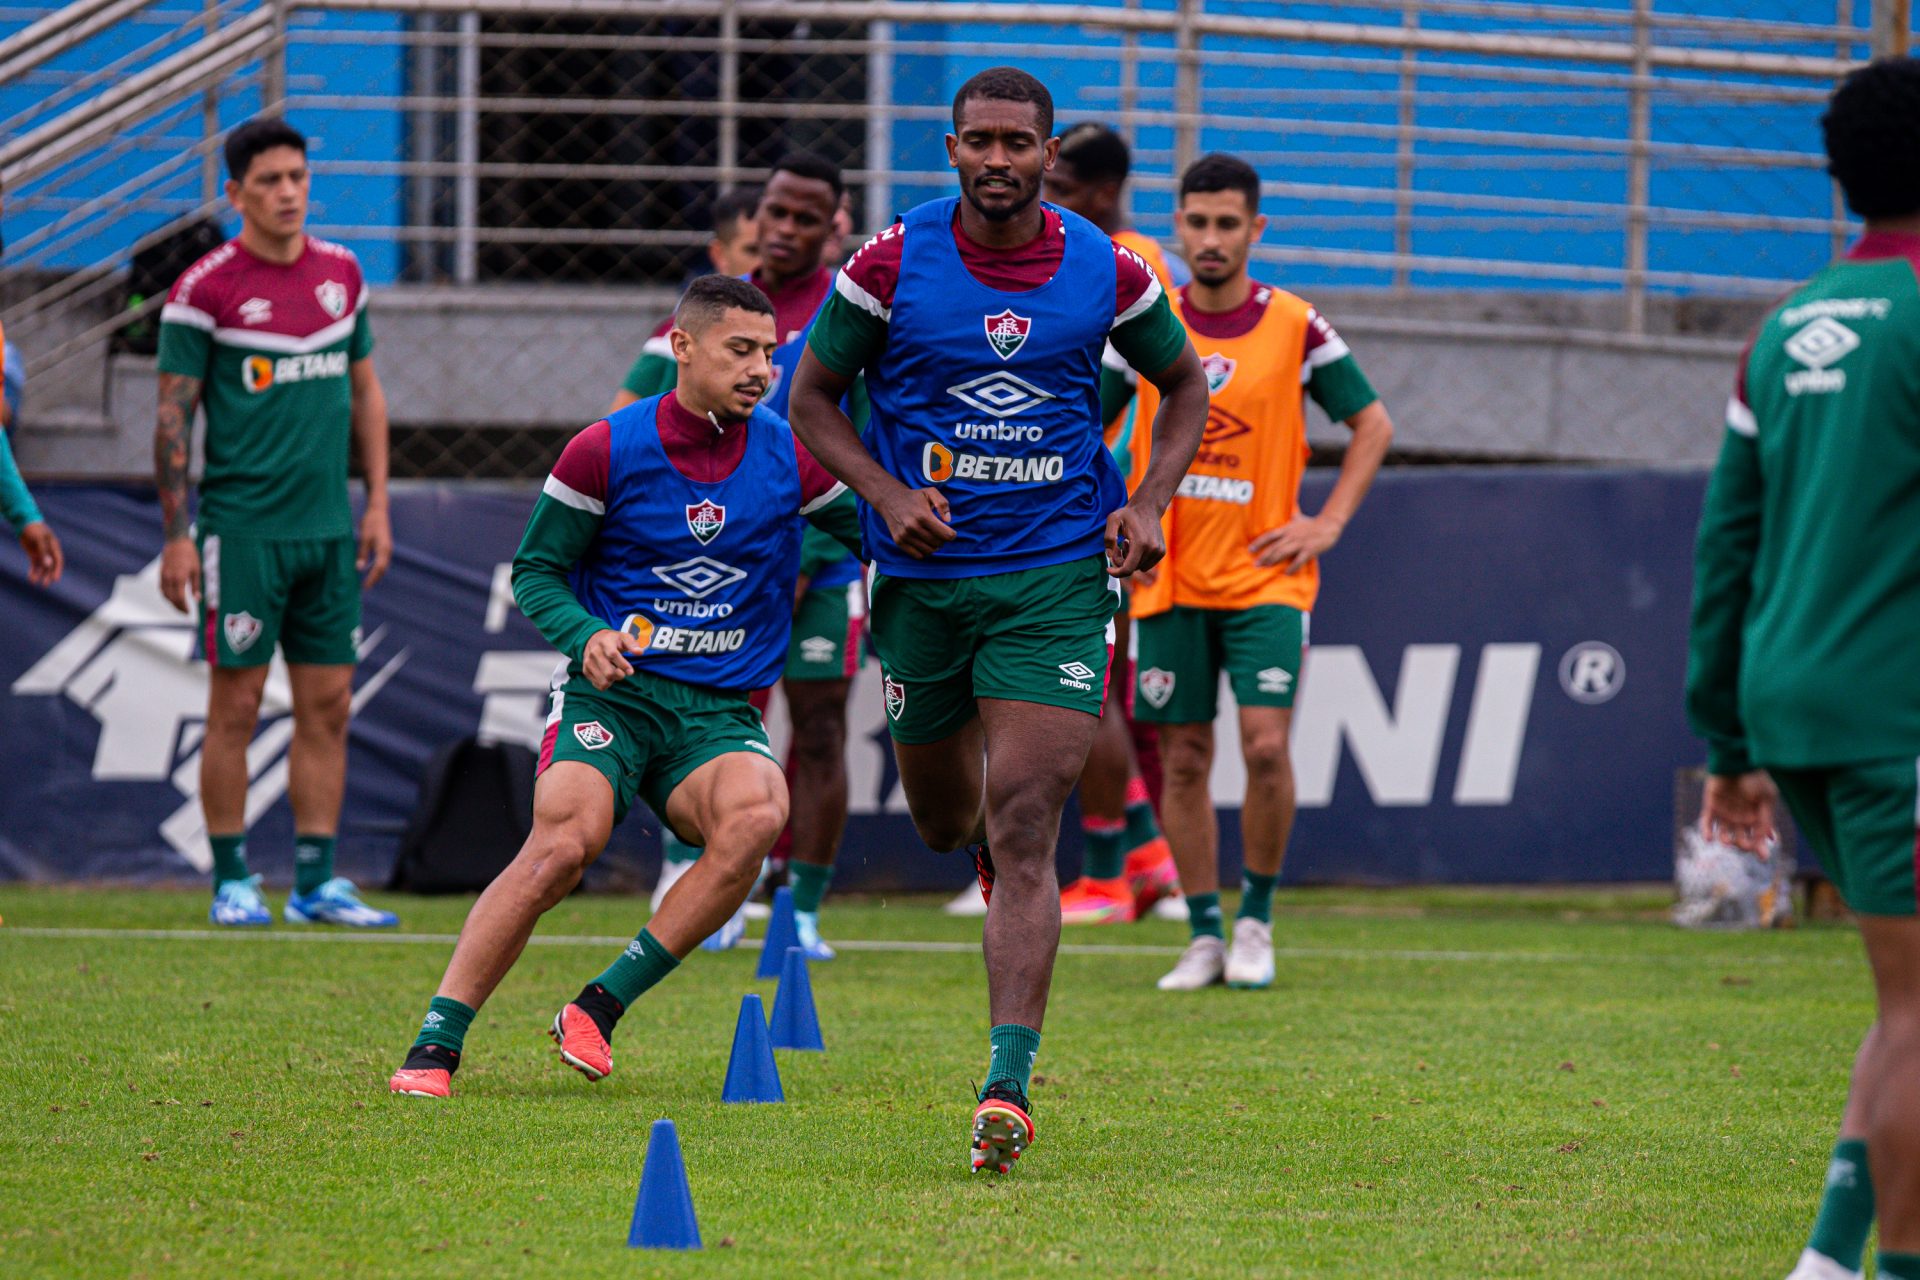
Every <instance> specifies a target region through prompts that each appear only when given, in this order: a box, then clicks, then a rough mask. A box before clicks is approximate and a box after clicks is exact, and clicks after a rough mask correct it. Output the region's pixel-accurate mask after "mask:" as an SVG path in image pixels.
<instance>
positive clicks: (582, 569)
mask: <svg viewBox="0 0 1920 1280" xmlns="http://www.w3.org/2000/svg"><path fill="white" fill-rule="evenodd" d="M779 345H780V344H779V335H778V333H777V331H776V330H775V329H774V308H773V305H772V304H771V303H770V302H768V301H767V299H766V297H765V295H763V294H762V293H761V292H760V291H759V290H758V289H755V288H754V287H753V286H752V285H750V284H748V283H747V282H746V281H744V280H738V279H735V278H734V277H732V276H708V277H705V278H703V279H700V280H696V281H694V282H693V284H691V285H689V286H688V288H687V292H686V294H685V296H683V297H682V298H681V300H680V306H679V309H678V311H677V313H676V316H675V323H674V328H673V351H674V359H675V360H676V361H677V362H678V363H679V365H680V372H679V376H678V378H677V383H678V385H677V386H676V387H675V388H674V389H673V390H672V391H668V392H665V393H663V394H661V395H658V396H651V397H648V398H647V399H645V400H642V401H639V402H638V403H636V404H633V405H630V406H628V407H627V408H625V409H622V410H620V411H619V412H618V413H615V414H611V415H609V416H608V417H607V418H605V419H603V420H601V421H600V422H597V423H595V424H594V425H593V426H591V427H589V428H587V429H586V430H585V431H583V432H581V433H580V434H579V435H578V436H576V437H574V439H573V440H572V441H570V442H569V443H568V445H567V447H566V449H565V450H564V451H563V452H562V454H561V455H560V460H559V461H558V462H557V463H555V464H554V469H553V474H552V475H551V476H549V477H548V478H547V482H546V486H545V488H544V489H543V490H542V493H541V496H540V498H539V499H538V501H537V503H536V505H535V506H534V509H533V515H532V517H531V518H530V519H529V520H528V521H527V531H526V535H525V537H524V538H523V539H522V540H521V543H520V550H519V553H518V554H517V555H515V557H514V562H513V586H514V598H515V599H516V600H518V601H519V603H520V608H521V611H522V612H524V613H525V614H526V615H527V617H528V618H529V619H531V620H532V621H533V623H534V625H535V626H537V627H538V628H539V629H540V634H541V635H543V636H545V637H546V639H547V641H548V642H549V643H551V644H552V645H553V646H554V647H555V648H557V649H559V650H560V651H561V652H562V653H564V654H565V655H566V661H565V663H564V665H563V666H562V667H561V669H560V670H559V671H556V672H555V673H554V693H553V709H552V711H551V713H550V714H549V715H548V717H547V733H546V739H545V742H544V743H543V745H542V747H541V751H540V772H539V781H538V782H537V784H536V785H535V790H534V827H533V833H532V834H531V835H530V836H529V837H528V838H527V842H526V844H525V845H523V846H522V847H521V849H520V853H519V855H518V856H517V857H516V858H515V859H514V860H513V862H512V863H510V864H509V865H508V867H507V869H506V870H504V871H502V872H501V873H500V875H499V876H498V877H497V878H496V879H495V880H494V882H493V883H492V884H491V885H489V886H488V887H487V891H486V892H485V893H483V894H481V895H480V900H479V901H478V902H476V903H474V905H473V910H472V912H471V913H470V914H469V915H468V916H467V923H466V925H465V927H463V928H462V929H461V931H460V941H459V943H458V944H457V945H456V946H455V948H454V952H453V960H452V962H451V963H449V964H448V966H447V973H446V976H445V977H444V978H442V979H441V981H440V989H439V991H438V993H437V994H435V996H434V997H433V1000H432V1002H431V1004H430V1005H429V1006H428V1010H427V1015H426V1019H425V1021H424V1022H423V1023H422V1024H421V1027H420V1034H419V1037H418V1039H416V1040H415V1041H414V1044H413V1048H412V1049H411V1050H410V1051H409V1052H408V1054H407V1058H406V1062H405V1063H404V1064H403V1065H402V1066H401V1068H400V1070H399V1071H397V1072H395V1073H394V1075H393V1077H392V1079H391V1080H390V1081H389V1082H388V1087H389V1088H390V1089H391V1090H392V1091H393V1092H395V1093H407V1094H413V1095H414V1096H417V1097H433V1098H444V1097H446V1096H447V1095H448V1092H449V1088H450V1085H451V1080H452V1073H453V1072H454V1070H455V1069H456V1068H458V1066H459V1065H460V1055H461V1052H462V1048H463V1041H464V1038H465V1035H466V1030H467V1026H468V1024H469V1023H470V1022H472V1020H473V1016H474V1014H475V1013H476V1012H477V1011H478V1010H479V1008H480V1006H481V1004H483V1003H484V1002H485V1001H486V998H487V997H488V996H489V995H490V994H491V993H492V992H493V989H494V988H495V987H496V986H498V985H499V983H500V980H501V979H502V978H504V977H505V976H506V974H507V970H508V969H510V968H512V967H513V963H514V961H515V960H516V959H517V958H518V957H519V955H520V952H521V950H522V949H523V948H525V946H526V945H527V938H528V937H529V936H530V935H531V934H532V933H533V926H534V924H535V922H536V921H538V920H539V918H540V916H541V915H542V914H543V913H544V912H545V911H546V910H547V909H548V908H550V907H552V906H553V905H554V904H555V903H558V902H559V901H560V900H561V899H563V898H565V897H566V896H567V894H568V893H570V892H571V891H572V890H573V887H574V886H575V885H576V884H578V883H579V882H580V875H581V872H582V871H584V870H585V868H586V867H587V865H588V864H589V863H591V862H592V861H593V860H594V858H596V857H597V856H599V853H600V850H601V849H602V848H604V847H605V846H606V843H607V837H608V836H609V835H610V834H611V833H612V831H613V827H614V824H615V823H617V822H619V821H620V820H621V819H622V818H623V817H625V816H626V813H627V811H628V809H629V808H630V807H631V806H632V804H633V802H634V800H635V799H636V798H638V799H643V800H645V801H646V803H647V806H648V807H649V808H650V809H652V810H653V812H654V813H655V814H656V815H657V816H658V817H659V818H661V820H662V821H664V822H665V823H666V824H667V825H668V826H670V827H671V828H673V829H674V830H675V831H677V832H679V833H680V835H681V837H682V838H683V839H685V840H687V841H688V842H689V843H691V844H695V845H701V846H704V847H705V850H706V854H705V856H704V857H702V858H701V859H700V861H699V862H698V863H696V864H695V866H694V868H693V870H691V871H689V872H687V874H686V875H685V876H684V877H683V878H682V879H681V880H680V882H679V883H678V884H676V885H675V886H674V887H673V890H672V891H671V892H670V893H668V894H667V896H666V900H665V901H664V902H662V903H661V904H660V910H659V911H658V912H657V913H655V915H654V916H653V917H652V918H651V919H650V920H649V921H648V923H647V926H646V928H644V929H642V930H641V931H640V933H639V935H638V936H636V937H635V938H634V940H633V942H632V943H631V944H629V945H628V946H627V948H626V950H625V951H623V952H621V954H620V955H619V957H618V958H616V959H615V960H614V962H613V964H612V965H611V966H609V967H608V969H607V970H606V972H604V973H602V974H601V975H600V976H599V977H597V978H595V979H594V980H593V981H592V982H589V983H588V984H587V985H586V986H585V987H584V988H583V989H582V990H581V992H580V994H579V995H578V996H577V997H576V998H575V999H574V1000H573V1001H572V1002H571V1003H569V1004H567V1005H566V1006H565V1007H564V1008H562V1009H561V1011H560V1012H559V1013H558V1014H557V1015H555V1017H554V1020H553V1027H552V1035H553V1038H554V1039H555V1040H556V1041H557V1042H559V1045H560V1057H561V1059H562V1060H563V1061H565V1062H566V1063H567V1065H568V1066H571V1067H573V1068H574V1069H575V1070H577V1071H579V1072H580V1073H581V1074H582V1075H584V1076H586V1077H587V1079H589V1080H600V1079H603V1078H604V1077H605V1076H606V1075H607V1073H608V1072H609V1071H611V1070H613V1049H612V1041H613V1030H614V1026H615V1024H616V1023H617V1022H618V1021H619V1020H620V1017H621V1015H622V1014H624V1013H625V1012H626V1011H627V1010H628V1009H630V1008H631V1007H632V1006H633V1002H634V1001H635V1000H637V999H639V998H640V996H641V995H642V994H643V993H644V992H646V991H647V990H649V989H650V988H651V987H652V986H653V985H654V984H655V983H657V982H659V981H660V980H661V979H662V978H664V977H666V976H667V974H669V973H671V972H672V971H673V969H674V967H675V966H677V965H678V964H679V963H680V961H681V959H682V958H684V957H685V956H686V954H687V953H688V952H689V951H690V950H692V949H693V948H694V947H695V946H696V945H698V944H699V942H700V941H701V940H702V939H703V938H706V937H707V936H708V935H710V934H711V933H713V931H714V930H715V929H717V928H719V927H720V925H721V924H722V923H723V922H724V921H726V920H727V919H728V918H729V917H730V916H732V915H733V913H734V912H735V911H736V910H738V909H739V906H740V904H741V903H742V902H743V901H745V900H746V896H747V891H748V890H749V889H751V888H752V887H753V881H754V877H755V875H756V874H757V873H758V872H759V870H760V862H761V859H762V858H763V857H764V856H765V855H766V852H767V850H768V849H769V848H770V847H772V845H773V841H774V837H776V836H777V835H779V834H780V828H781V827H782V826H783V825H784V824H785V822H786V820H787V788H786V782H785V780H784V779H783V778H782V777H781V773H780V767H779V766H778V765H776V764H775V763H774V762H773V759H772V753H771V751H770V750H769V749H768V747H767V737H766V731H765V730H764V729H763V728H762V727H761V724H760V717H759V715H758V714H756V713H755V711H754V710H753V708H752V706H751V705H749V703H748V695H749V693H750V692H751V691H752V690H754V689H760V688H765V687H766V686H768V685H770V684H772V683H773V681H774V679H775V677H776V676H778V675H779V673H780V667H781V664H782V663H783V662H785V660H786V654H787V637H788V633H789V631H790V629H791V625H792V618H793V582H794V579H795V577H796V576H797V575H798V573H799V568H800V529H799V524H798V522H797V521H796V520H795V519H794V517H795V516H796V515H806V516H809V517H811V518H813V519H814V520H816V521H817V522H820V523H822V524H825V525H828V526H829V527H832V528H834V529H835V530H836V531H838V532H839V534H840V535H841V536H843V537H845V538H847V539H850V540H854V539H857V537H858V534H857V532H856V528H857V526H856V521H855V517H854V511H853V503H852V501H851V500H850V499H846V498H843V497H842V495H843V494H844V493H845V488H844V486H842V485H841V484H839V483H838V482H837V481H836V480H834V478H833V477H832V476H830V475H828V474H827V473H826V471H825V470H824V469H822V468H821V467H820V465H819V464H818V463H816V462H814V461H813V460H812V459H811V458H810V457H808V456H807V455H806V453H805V451H804V450H801V449H799V448H797V447H796V445H795V443H794V437H793V432H792V431H791V430H790V429H789V428H788V427H787V424H786V423H785V421H783V420H782V419H781V418H780V417H778V416H777V415H775V414H774V413H772V412H770V411H769V410H768V409H766V408H765V407H764V405H763V404H762V403H761V402H762V400H763V399H764V397H765V395H766V393H767V390H768V389H769V386H770V384H771V382H772V380H773V368H774V366H773V363H772V357H773V354H774V352H775V350H776V349H777V348H778V347H779ZM836 499H840V501H838V502H836V501H835V500H836Z"/></svg>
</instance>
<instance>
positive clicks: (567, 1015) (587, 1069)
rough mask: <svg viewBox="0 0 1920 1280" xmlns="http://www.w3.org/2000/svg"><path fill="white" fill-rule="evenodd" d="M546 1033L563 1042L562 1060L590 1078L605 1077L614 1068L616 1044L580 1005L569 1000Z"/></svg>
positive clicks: (554, 1040) (561, 1049) (558, 1042)
mask: <svg viewBox="0 0 1920 1280" xmlns="http://www.w3.org/2000/svg"><path fill="white" fill-rule="evenodd" d="M547 1034H548V1035H550V1036H552V1037H553V1042H554V1043H555V1044H557V1045H559V1046H560V1061H562V1062H564V1063H566V1064H567V1065H568V1066H570V1067H572V1068H573V1069H574V1070H575V1071H578V1072H579V1073H580V1074H581V1075H583V1076H585V1077H586V1078H587V1079H589V1080H596V1081H597V1080H604V1079H606V1078H607V1075H608V1073H610V1072H611V1071H612V1070H613V1046H612V1045H610V1044H608V1043H607V1038H606V1036H604V1035H603V1034H601V1031H600V1026H599V1024H598V1023H596V1022H595V1021H594V1020H593V1019H592V1018H591V1017H589V1016H588V1015H587V1012H586V1010H584V1009H582V1008H581V1007H580V1006H579V1005H577V1004H569V1005H568V1006H567V1007H566V1008H564V1009H562V1010H561V1011H560V1012H558V1013H556V1014H554V1015H553V1025H552V1026H551V1027H549V1028H548V1029H547Z"/></svg>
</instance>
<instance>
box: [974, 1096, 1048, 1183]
mask: <svg viewBox="0 0 1920 1280" xmlns="http://www.w3.org/2000/svg"><path fill="white" fill-rule="evenodd" d="M1035 1132H1036V1131H1035V1129H1034V1127H1033V1117H1032V1116H1030V1115H1028V1114H1027V1100H1026V1097H1025V1096H1024V1095H1022V1094H1021V1093H1019V1092H1017V1091H1016V1090H1013V1089H1009V1088H1006V1087H1005V1086H999V1085H996V1086H995V1087H993V1088H990V1089H988V1090H987V1096H986V1097H984V1098H982V1099H981V1100H980V1105H979V1106H978V1107H977V1108H975V1109H974V1113H973V1171H974V1172H975V1173H1010V1172H1012V1171H1013V1162H1014V1161H1015V1160H1018V1159H1019V1158H1020V1154H1021V1152H1023V1151H1025V1150H1026V1149H1027V1148H1028V1147H1030V1146H1032V1145H1033V1137H1034V1133H1035Z"/></svg>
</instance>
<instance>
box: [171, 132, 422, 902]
mask: <svg viewBox="0 0 1920 1280" xmlns="http://www.w3.org/2000/svg"><path fill="white" fill-rule="evenodd" d="M226 161H227V174H228V178H227V199H228V201H229V202H231V203H232V205H233V207H234V208H235V209H236V210H238V211H239V213H240V234H239V235H238V236H237V237H235V238H234V239H232V240H229V241H228V242H227V243H226V244H224V245H222V246H220V247H219V248H218V249H215V250H214V251H213V252H212V253H209V254H208V255H207V256H206V257H204V258H202V259H200V260H199V261H198V262H196V263H194V264H193V265H192V266H191V267H189V268H187V270H186V273H185V274H183V275H182V276H181V277H180V279H179V280H178V281H176V282H175V284H174V286H173V290H172V292H171V293H169V294H168V295H167V303H166V306H165V307H164V308H163V309H162V310H161V312H160V362H159V363H160V381H159V393H160V408H159V414H158V425H157V427H156V429H155V431H154V437H153V456H154V468H155V472H156V475H157V479H158V482H159V490H160V510H161V513H162V517H163V520H164V524H165V533H166V545H165V547H164V548H163V549H162V551H161V553H160V590H161V593H162V594H163V595H165V596H166V598H167V599H168V600H170V601H172V603H173V605H174V607H175V608H177V609H179V610H181V611H182V612H185V611H187V609H188V608H189V604H188V597H189V596H193V597H197V598H198V599H199V602H200V603H199V608H200V627H199V631H200V643H201V645H202V647H203V648H204V649H205V652H206V659H207V663H208V665H209V666H210V667H211V668H212V670H211V672H210V679H209V681H208V687H207V726H206V737H205V738H204V739H203V741H202V745H201V748H200V805H201V808H202V810H203V811H204V813H205V815H206V822H207V834H208V837H209V839H210V840H211V842H212V845H213V906H212V908H211V909H210V912H209V915H210V917H211V919H212V920H213V922H214V923H215V924H221V925H264V924H270V923H271V922H272V916H271V915H269V914H268V911H267V906H266V902H265V901H264V900H263V899H262V898H261V896H260V890H259V884H260V877H258V876H254V875H249V874H248V873H247V835H246V832H247V812H246V806H247V746H248V744H249V743H250V742H252V740H253V731H254V726H255V724H256V723H257V721H258V720H259V715H260V695H261V691H262V690H263V689H264V688H265V687H266V683H267V670H268V664H269V663H271V662H272V660H273V652H274V648H275V647H276V646H278V647H279V649H280V651H281V653H282V654H283V655H284V656H285V657H286V660H287V678H288V682H289V684H290V685H291V686H292V691H293V744H292V746H291V747H290V748H289V749H288V769H289V776H290V783H289V786H288V793H289V796H290V798H291V800H292V802H293V825H294V832H295V834H294V847H293V853H294V886H293V893H292V896H290V897H289V898H288V899H287V903H286V907H285V910H284V911H283V913H282V914H283V915H284V917H285V918H286V919H287V920H288V921H289V922H296V923H322V924H340V925H350V926H355V927H360V928H381V927H388V926H391V925H393V924H395V923H396V921H395V918H394V916H393V914H392V913H391V912H387V911H380V910H376V909H375V908H373V907H369V906H367V905H366V904H365V903H363V902H361V901H360V897H359V894H358V892H357V891H356V890H355V889H354V887H353V884H352V882H350V881H348V880H346V879H343V878H341V877H339V876H336V875H334V874H333V847H334V836H335V832H336V831H338V829H339V822H340V798H341V795H342V793H343V792H344V790H345V788H346V775H347V720H348V717H349V715H350V713H351V708H352V701H353V666H354V663H355V661H356V660H357V659H358V657H359V654H358V652H357V645H358V642H359V631H360V588H361V582H360V578H359V574H360V573H361V572H362V571H364V572H365V574H366V585H367V586H369V587H371V586H372V585H373V584H374V583H376V582H378V581H379V580H380V578H381V576H382V575H384V574H385V573H386V571H387V564H388V562H389V560H390V559H391V558H392V555H393V533H392V529H391V527H390V524H389V521H388V516H387V400H386V395H385V393H384V392H383V391H382V390H381V389H380V379H379V378H378V377H377V376H376V375H375V374H374V371H373V331H372V330H371V329H370V328H368V325H367V286H366V283H365V281H363V280H362V279H361V275H360V263H359V260H358V259H356V258H355V257H354V256H353V253H352V251H350V250H348V249H346V248H343V247H342V246H340V245H337V244H329V243H328V242H326V241H325V240H322V239H320V238H318V237H317V236H310V235H307V234H306V233H305V230H304V228H305V226H306V220H307V196H308V189H309V171H308V169H307V140H306V139H305V138H303V137H302V136H301V135H300V134H299V133H298V132H297V131H296V130H294V129H293V127H292V126H290V125H288V124H287V123H286V122H284V121H282V120H277V119H269V118H261V119H256V120H250V121H248V122H247V123H245V124H243V125H240V126H239V127H238V128H236V129H234V130H233V132H231V133H229V134H228V135H227V141H226ZM196 405H200V406H203V407H204V408H205V410H206V415H207V442H206V469H205V472H204V473H203V475H202V477H201V481H200V517H199V523H198V530H197V540H196V531H195V529H194V527H193V526H191V525H189V523H188V517H187V456H188V451H187V439H188V436H189V434H190V432H191V429H192V425H193V414H194V407H195V406H196ZM350 445H351V446H357V447H358V451H359V455H360V464H361V468H362V470H363V473H364V475H365V477H366V485H367V505H366V509H365V511H364V512H363V513H362V515H361V517H360V523H359V529H358V533H357V536H356V531H355V528H354V520H353V512H352V510H351V507H350V506H349V503H348V497H347V455H348V451H349V447H350Z"/></svg>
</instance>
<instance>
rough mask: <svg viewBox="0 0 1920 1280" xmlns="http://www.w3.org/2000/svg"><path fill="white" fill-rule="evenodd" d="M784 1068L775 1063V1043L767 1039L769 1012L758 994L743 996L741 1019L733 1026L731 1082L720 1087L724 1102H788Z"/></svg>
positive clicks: (728, 1065) (729, 1065) (730, 1062)
mask: <svg viewBox="0 0 1920 1280" xmlns="http://www.w3.org/2000/svg"><path fill="white" fill-rule="evenodd" d="M786 1100H787V1095H786V1094H785V1092H783V1091H782V1090H781V1088H780V1068H778V1067H776V1066H775V1065H774V1064H773V1045H772V1044H771V1043H769V1042H768V1040H767V1012H766V1007H765V1006H764V1005H762V1004H761V1003H760V997H759V996H758V995H757V994H751V993H750V994H748V995H744V996H742V997H740V1021H739V1022H738V1023H737V1024H736V1025H735V1026H734V1029H733V1056H732V1057H730V1058H728V1059H727V1082H726V1083H725V1084H724V1085H722V1086H721V1087H720V1101H722V1102H785V1101H786Z"/></svg>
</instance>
